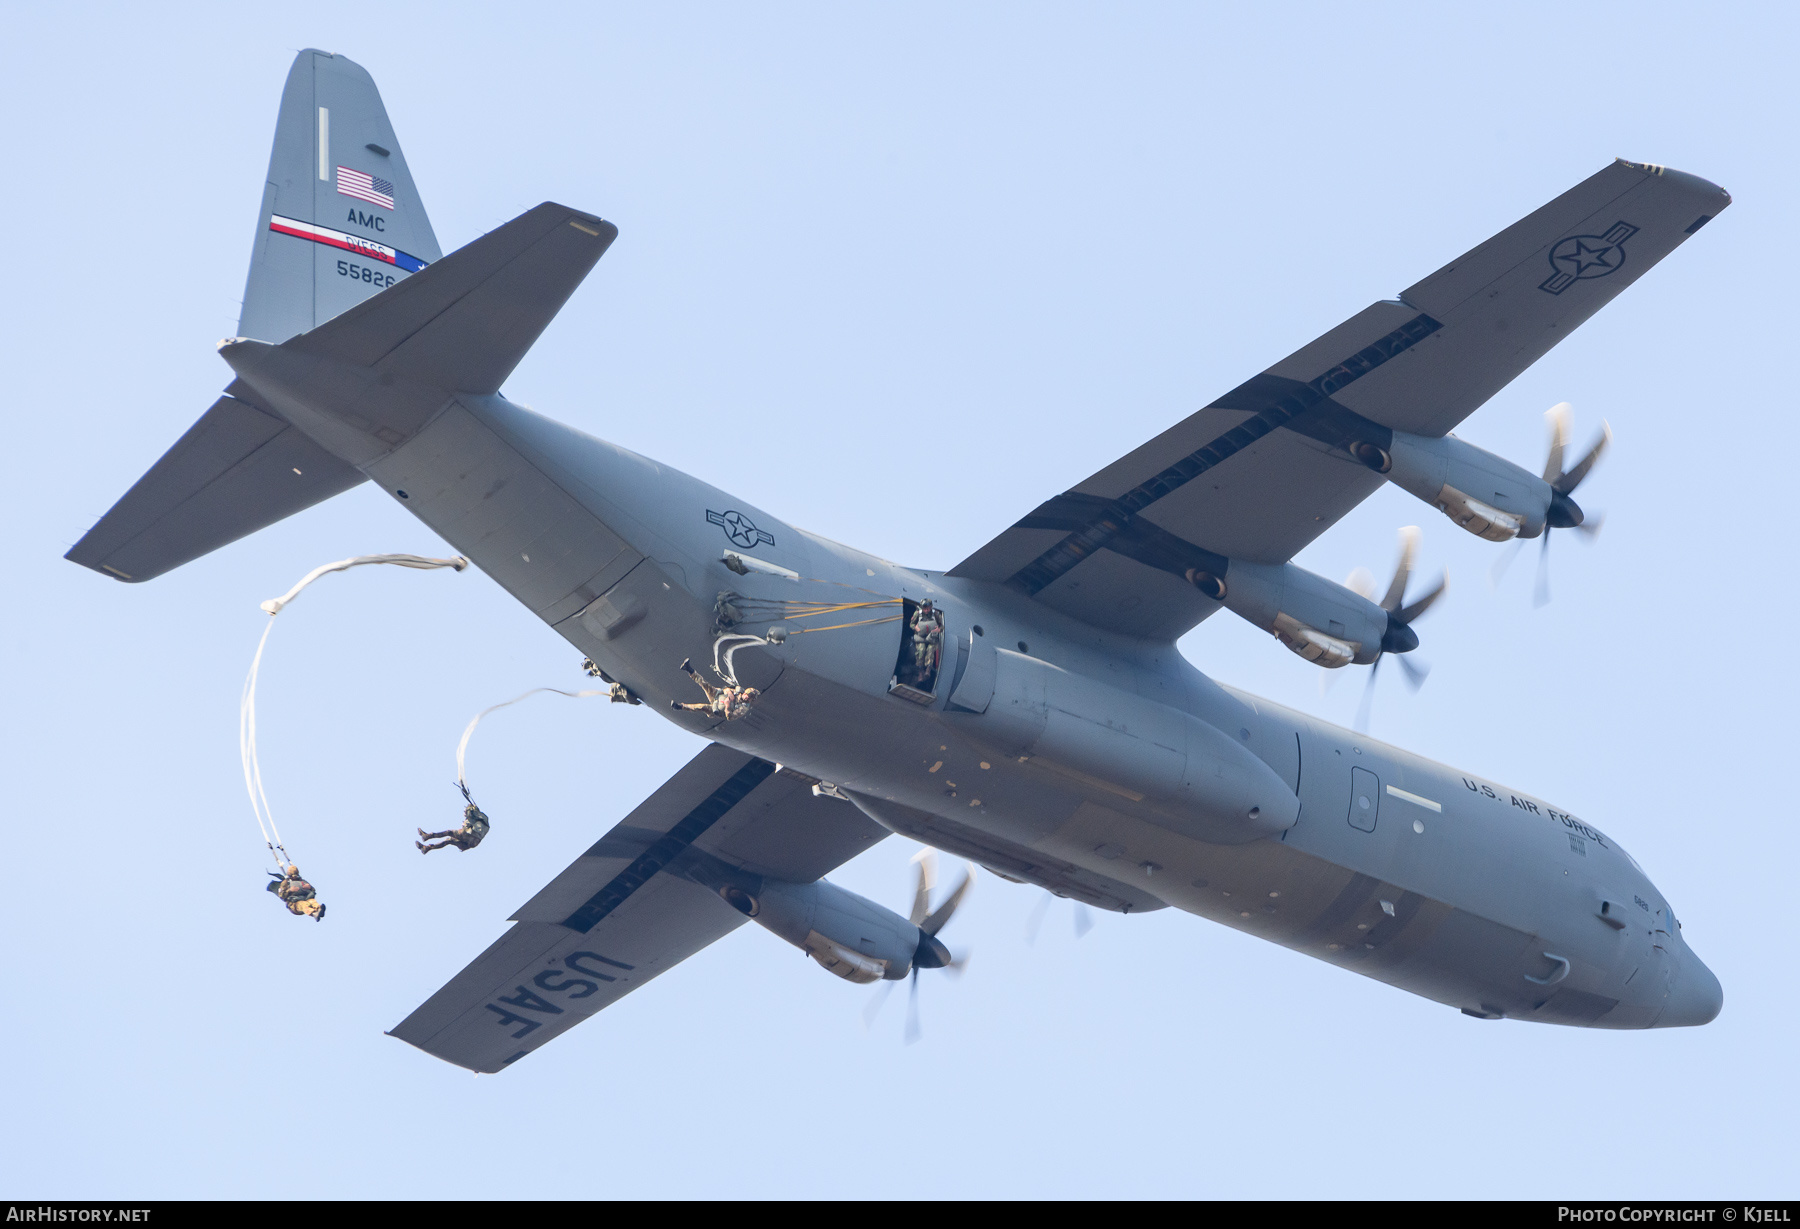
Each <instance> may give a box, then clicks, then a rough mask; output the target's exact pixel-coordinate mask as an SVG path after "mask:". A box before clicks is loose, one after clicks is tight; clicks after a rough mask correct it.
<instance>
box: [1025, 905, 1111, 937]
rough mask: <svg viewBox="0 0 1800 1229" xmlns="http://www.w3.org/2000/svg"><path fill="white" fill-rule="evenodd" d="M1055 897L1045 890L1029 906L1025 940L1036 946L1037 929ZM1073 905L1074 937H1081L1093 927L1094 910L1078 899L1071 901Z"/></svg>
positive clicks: (1042, 922)
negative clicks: (1036, 901)
mask: <svg viewBox="0 0 1800 1229" xmlns="http://www.w3.org/2000/svg"><path fill="white" fill-rule="evenodd" d="M1055 899H1056V895H1055V893H1053V892H1045V893H1044V894H1043V895H1042V896H1040V897H1039V898H1038V903H1037V904H1035V905H1033V906H1032V907H1031V913H1030V915H1029V916H1028V917H1026V919H1025V942H1026V943H1028V944H1030V945H1031V946H1033V947H1035V946H1037V937H1038V929H1039V928H1040V927H1042V926H1043V924H1044V915H1045V914H1046V913H1048V912H1050V902H1052V901H1054V900H1055ZM1069 903H1070V904H1072V905H1074V906H1075V937H1076V938H1077V939H1082V938H1085V937H1086V936H1087V932H1088V931H1090V930H1092V929H1093V928H1094V911H1093V910H1092V909H1089V908H1088V907H1087V906H1086V905H1084V904H1082V903H1081V902H1080V901H1078V900H1077V901H1071V902H1069Z"/></svg>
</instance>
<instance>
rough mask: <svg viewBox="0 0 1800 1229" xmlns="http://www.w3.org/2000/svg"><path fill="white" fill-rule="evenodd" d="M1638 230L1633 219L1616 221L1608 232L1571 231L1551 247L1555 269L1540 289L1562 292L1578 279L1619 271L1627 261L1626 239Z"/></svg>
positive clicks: (1552, 267) (1551, 266)
mask: <svg viewBox="0 0 1800 1229" xmlns="http://www.w3.org/2000/svg"><path fill="white" fill-rule="evenodd" d="M1637 233H1638V228H1637V227H1635V226H1633V225H1632V224H1631V223H1629V222H1614V223H1613V224H1612V227H1611V228H1610V229H1609V230H1608V231H1607V232H1606V233H1605V234H1604V235H1570V236H1569V237H1568V238H1567V239H1560V240H1558V241H1557V243H1556V246H1555V247H1553V248H1551V249H1550V268H1551V269H1552V270H1553V272H1552V273H1551V274H1550V276H1549V277H1548V278H1546V279H1545V280H1544V282H1543V284H1542V285H1540V286H1539V287H1538V289H1539V290H1544V291H1548V292H1549V293H1550V294H1561V293H1562V292H1563V291H1565V290H1567V289H1568V288H1569V287H1571V286H1573V285H1574V284H1575V283H1576V282H1581V281H1586V280H1588V279H1589V278H1595V277H1605V276H1606V275H1607V274H1608V273H1616V272H1617V271H1618V270H1619V267H1620V266H1621V265H1623V264H1624V263H1625V241H1626V240H1627V239H1629V238H1631V237H1632V236H1633V235H1635V234H1637Z"/></svg>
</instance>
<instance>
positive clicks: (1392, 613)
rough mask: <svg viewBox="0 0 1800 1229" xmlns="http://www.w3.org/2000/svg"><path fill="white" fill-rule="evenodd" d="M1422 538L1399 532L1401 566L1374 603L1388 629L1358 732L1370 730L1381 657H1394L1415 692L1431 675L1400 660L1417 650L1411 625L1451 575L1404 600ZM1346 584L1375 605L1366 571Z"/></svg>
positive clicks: (1411, 530)
mask: <svg viewBox="0 0 1800 1229" xmlns="http://www.w3.org/2000/svg"><path fill="white" fill-rule="evenodd" d="M1422 536H1423V535H1422V534H1421V533H1420V532H1419V527H1418V526H1417V525H1408V526H1407V527H1406V528H1404V529H1402V530H1401V531H1400V562H1399V564H1398V565H1397V566H1396V567H1395V568H1394V578H1393V579H1392V580H1390V581H1389V582H1388V587H1387V592H1386V593H1385V594H1383V595H1382V597H1381V600H1380V602H1378V603H1377V604H1378V605H1379V606H1380V607H1381V608H1382V609H1383V610H1385V611H1387V616H1388V625H1387V631H1386V632H1384V633H1383V634H1382V637H1381V647H1380V648H1379V649H1378V650H1376V653H1375V660H1374V661H1372V662H1370V663H1369V681H1368V682H1366V683H1364V684H1363V697H1362V705H1361V707H1360V708H1359V709H1358V711H1357V718H1356V728H1357V729H1358V730H1361V731H1367V730H1368V728H1369V707H1370V705H1371V703H1373V701H1374V696H1375V676H1376V675H1377V674H1379V673H1380V671H1381V659H1382V658H1383V657H1386V656H1387V655H1388V654H1390V653H1392V654H1395V655H1396V657H1397V659H1398V660H1399V662H1400V668H1401V670H1402V671H1403V672H1404V676H1405V678H1406V682H1407V685H1408V686H1410V687H1411V688H1412V689H1413V690H1414V691H1417V690H1418V689H1419V688H1420V687H1422V686H1424V685H1425V678H1426V676H1427V675H1429V674H1430V673H1431V668H1430V667H1429V666H1417V665H1414V664H1413V663H1412V662H1411V661H1409V660H1407V658H1406V657H1405V656H1403V654H1406V653H1410V652H1412V651H1413V650H1414V649H1416V648H1418V647H1419V634H1418V633H1417V632H1415V631H1413V629H1412V624H1413V621H1414V620H1415V619H1417V618H1419V616H1421V615H1423V614H1424V613H1425V612H1426V611H1427V610H1430V609H1431V608H1432V606H1433V605H1435V604H1436V603H1437V600H1438V599H1439V598H1441V597H1443V596H1444V590H1445V588H1446V587H1448V585H1449V584H1450V574H1449V573H1448V572H1445V573H1444V575H1443V576H1441V577H1439V578H1438V582H1437V584H1436V585H1435V586H1433V587H1432V588H1431V589H1429V590H1427V591H1426V592H1425V593H1424V594H1423V595H1421V596H1420V597H1418V598H1416V599H1414V600H1413V601H1411V602H1408V601H1407V600H1406V586H1407V584H1408V582H1409V581H1411V579H1412V572H1413V561H1414V559H1415V558H1416V557H1417V555H1418V553H1419V539H1420V538H1421V537H1422ZM1345 584H1346V585H1347V586H1348V587H1349V588H1351V589H1354V590H1355V591H1356V592H1358V593H1360V594H1362V595H1363V596H1364V597H1366V598H1368V599H1369V600H1370V601H1375V578H1374V576H1373V575H1372V574H1371V573H1370V572H1369V570H1368V569H1367V568H1358V569H1356V571H1354V572H1352V573H1350V578H1349V580H1347V581H1346V582H1345Z"/></svg>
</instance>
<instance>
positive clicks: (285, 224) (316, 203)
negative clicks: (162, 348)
mask: <svg viewBox="0 0 1800 1229" xmlns="http://www.w3.org/2000/svg"><path fill="white" fill-rule="evenodd" d="M440 255H441V253H440V252H439V251H438V244H437V237H436V236H435V235H434V234H432V231H431V221H430V219H428V218H427V217H426V216H425V206H424V204H423V203H422V202H421V201H420V200H419V193H418V190H417V189H416V188H415V187H414V186H413V180H412V172H411V171H409V170H408V169H407V166H406V157H405V155H404V154H402V153H401V152H400V142H399V141H398V140H397V139H395V137H394V128H393V125H392V124H390V123H389V122H388V117H387V109H386V108H385V107H383V106H382V105H381V94H380V92H379V91H378V90H376V88H375V81H374V79H373V78H371V77H370V76H369V74H368V72H367V71H365V70H364V69H363V67H362V66H361V65H360V64H357V63H355V62H354V61H352V60H349V59H346V58H345V57H343V56H341V55H331V54H329V53H328V52H324V51H315V50H312V49H310V48H309V49H308V50H306V51H302V52H301V53H300V54H299V55H298V56H297V57H296V58H295V60H294V66H293V68H292V69H290V70H289V71H288V78H287V86H286V87H285V88H284V89H283V90H282V92H281V114H280V118H279V119H278V120H277V122H276V126H275V145H274V148H273V150H271V152H270V154H269V174H268V177H267V179H266V180H265V182H264V184H263V197H262V212H261V213H260V215H259V216H258V217H257V223H256V242H255V245H254V246H253V247H252V248H251V255H250V276H249V279H248V281H247V283H246V284H245V286H244V311H243V315H242V316H241V317H239V319H238V335H239V336H240V337H254V338H256V339H257V340H259V341H268V342H277V343H279V342H283V341H286V340H288V339H289V338H290V337H293V336H295V335H297V334H300V333H305V332H309V331H311V330H312V329H314V328H316V327H318V326H319V325H321V324H323V323H325V322H326V321H327V320H330V319H331V318H332V317H333V316H336V315H339V314H340V313H342V312H345V311H347V310H349V309H350V308H352V307H354V306H356V305H357V304H358V303H361V302H362V301H363V300H364V299H367V298H369V297H370V296H372V295H374V294H376V293H377V292H379V291H381V290H384V289H386V288H387V287H389V286H392V285H393V284H394V283H395V282H398V281H401V280H403V279H405V278H406V277H408V276H410V275H411V274H413V273H415V272H417V271H418V270H420V269H422V268H424V267H425V266H426V265H427V264H429V263H431V262H432V261H434V260H437V259H438V257H439V256H440Z"/></svg>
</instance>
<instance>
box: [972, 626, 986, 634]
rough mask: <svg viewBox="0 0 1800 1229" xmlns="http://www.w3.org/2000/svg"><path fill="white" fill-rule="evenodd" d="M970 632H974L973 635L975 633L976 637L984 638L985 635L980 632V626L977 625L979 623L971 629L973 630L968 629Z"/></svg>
mask: <svg viewBox="0 0 1800 1229" xmlns="http://www.w3.org/2000/svg"><path fill="white" fill-rule="evenodd" d="M970 630H971V631H973V632H974V633H975V634H976V635H977V636H985V635H987V633H986V632H984V631H982V630H981V624H979V623H977V624H976V625H975V626H974V627H973V628H971V629H970Z"/></svg>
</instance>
